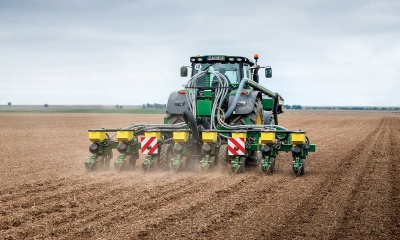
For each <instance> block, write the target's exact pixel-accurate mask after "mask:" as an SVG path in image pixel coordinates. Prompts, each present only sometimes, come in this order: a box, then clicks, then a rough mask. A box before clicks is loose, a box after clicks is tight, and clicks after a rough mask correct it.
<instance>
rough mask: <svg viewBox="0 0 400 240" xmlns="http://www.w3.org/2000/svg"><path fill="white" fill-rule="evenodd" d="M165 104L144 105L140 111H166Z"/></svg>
mask: <svg viewBox="0 0 400 240" xmlns="http://www.w3.org/2000/svg"><path fill="white" fill-rule="evenodd" d="M166 108H167V104H160V103H153V104H151V103H146V104H144V103H143V105H142V109H166Z"/></svg>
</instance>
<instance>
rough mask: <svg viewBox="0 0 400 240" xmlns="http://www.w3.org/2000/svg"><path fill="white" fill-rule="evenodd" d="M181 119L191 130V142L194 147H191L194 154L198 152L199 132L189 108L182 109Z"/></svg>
mask: <svg viewBox="0 0 400 240" xmlns="http://www.w3.org/2000/svg"><path fill="white" fill-rule="evenodd" d="M182 116H183V120H184V121H185V123H186V124H187V125H188V126H189V128H190V130H192V136H193V142H194V144H193V145H194V147H193V149H192V151H193V154H194V155H199V154H200V144H199V142H200V134H199V129H198V128H197V123H196V119H195V118H194V116H193V114H192V113H191V112H190V111H189V110H185V111H183V114H182Z"/></svg>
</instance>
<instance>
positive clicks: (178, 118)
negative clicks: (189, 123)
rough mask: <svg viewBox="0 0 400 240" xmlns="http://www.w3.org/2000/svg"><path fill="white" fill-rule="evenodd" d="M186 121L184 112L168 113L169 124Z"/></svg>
mask: <svg viewBox="0 0 400 240" xmlns="http://www.w3.org/2000/svg"><path fill="white" fill-rule="evenodd" d="M181 122H184V120H183V117H182V114H170V113H168V114H167V123H168V124H177V123H181Z"/></svg>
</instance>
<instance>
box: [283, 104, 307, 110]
mask: <svg viewBox="0 0 400 240" xmlns="http://www.w3.org/2000/svg"><path fill="white" fill-rule="evenodd" d="M285 109H303V107H301V106H300V105H292V106H290V105H285Z"/></svg>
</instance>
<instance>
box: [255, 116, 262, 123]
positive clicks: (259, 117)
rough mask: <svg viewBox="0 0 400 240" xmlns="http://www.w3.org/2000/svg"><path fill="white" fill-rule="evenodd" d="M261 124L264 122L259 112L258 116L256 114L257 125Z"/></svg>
mask: <svg viewBox="0 0 400 240" xmlns="http://www.w3.org/2000/svg"><path fill="white" fill-rule="evenodd" d="M261 124H262V120H261V114H259V113H257V116H256V125H261Z"/></svg>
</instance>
